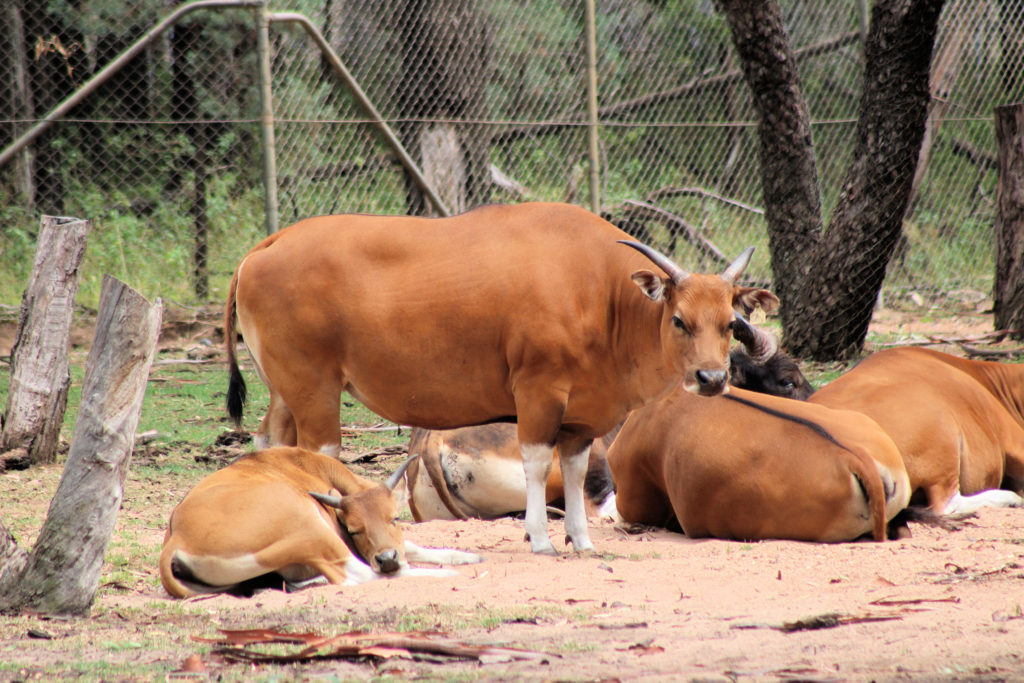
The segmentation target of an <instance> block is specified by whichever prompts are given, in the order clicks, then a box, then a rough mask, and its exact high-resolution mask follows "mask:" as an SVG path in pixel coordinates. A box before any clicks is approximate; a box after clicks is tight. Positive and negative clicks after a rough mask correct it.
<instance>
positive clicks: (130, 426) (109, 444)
mask: <svg viewBox="0 0 1024 683" xmlns="http://www.w3.org/2000/svg"><path fill="white" fill-rule="evenodd" d="M162 314H163V306H162V305H161V304H160V302H159V301H157V302H156V303H155V304H150V303H149V302H148V301H146V300H145V299H144V298H143V297H142V296H141V295H139V294H138V293H137V292H135V291H134V290H132V289H131V288H130V287H128V286H127V285H125V284H124V283H122V282H120V281H118V280H116V279H115V278H112V277H110V276H109V275H108V276H104V279H103V287H102V292H101V293H100V311H99V315H98V318H97V321H96V339H95V340H94V341H93V345H92V349H91V350H90V352H89V358H88V361H87V365H86V373H85V381H84V383H83V386H82V403H81V407H80V409H79V413H78V419H77V421H76V422H75V430H74V434H73V436H72V440H71V452H70V453H69V454H68V462H67V465H66V466H65V468H64V475H63V477H62V478H61V481H60V485H59V486H58V487H57V493H56V494H55V495H54V498H53V502H52V503H51V504H50V511H49V513H48V514H47V516H46V522H45V523H44V524H43V528H42V530H41V531H40V533H39V539H38V541H37V542H36V545H35V547H34V548H33V549H32V552H31V553H30V554H29V556H28V559H27V562H26V563H25V566H24V568H23V570H22V571H12V570H10V569H8V568H6V567H4V568H3V571H2V573H0V612H5V613H17V612H20V611H22V610H25V609H29V610H32V611H36V612H43V613H45V614H73V615H84V614H87V613H88V611H89V608H90V607H91V605H92V602H93V598H94V596H95V593H96V589H97V587H98V585H99V577H100V570H101V569H102V567H103V556H104V554H105V552H106V549H107V544H108V543H109V541H110V536H111V534H112V533H113V530H114V522H115V521H116V520H117V514H118V512H119V510H120V508H121V500H122V498H123V492H124V480H125V476H126V474H127V472H128V463H129V460H130V458H131V452H132V444H133V443H134V440H135V429H136V427H137V426H138V422H139V414H140V412H141V410H142V399H143V397H144V395H145V391H146V382H147V379H148V377H149V369H150V367H151V366H152V364H153V354H154V353H155V350H156V341H157V337H158V335H159V332H160V320H161V317H162ZM5 531H6V529H2V528H0V553H3V548H4V547H5V543H4V539H3V532H5ZM6 546H7V548H8V550H9V548H10V543H7V544H6ZM0 556H2V555H0ZM15 559H17V558H16V557H15Z"/></svg>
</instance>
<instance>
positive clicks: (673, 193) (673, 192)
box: [647, 187, 764, 216]
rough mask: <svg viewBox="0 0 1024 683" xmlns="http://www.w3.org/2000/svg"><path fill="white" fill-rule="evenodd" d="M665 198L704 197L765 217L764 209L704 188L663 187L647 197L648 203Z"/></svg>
mask: <svg viewBox="0 0 1024 683" xmlns="http://www.w3.org/2000/svg"><path fill="white" fill-rule="evenodd" d="M663 197H704V198H706V199H714V200H715V201H718V202H721V203H722V204H727V205H729V206H734V207H736V208H738V209H743V210H744V211H749V212H751V213H755V214H757V215H758V216H763V215H764V209H762V208H760V207H757V206H754V205H753V204H747V203H746V202H741V201H739V200H738V199H732V198H731V197H725V196H723V195H720V194H717V193H715V192H712V191H710V190H705V189H704V188H703V187H663V188H661V189H660V190H655V191H654V192H652V193H651V194H649V195H647V201H654V200H656V199H661V198H663Z"/></svg>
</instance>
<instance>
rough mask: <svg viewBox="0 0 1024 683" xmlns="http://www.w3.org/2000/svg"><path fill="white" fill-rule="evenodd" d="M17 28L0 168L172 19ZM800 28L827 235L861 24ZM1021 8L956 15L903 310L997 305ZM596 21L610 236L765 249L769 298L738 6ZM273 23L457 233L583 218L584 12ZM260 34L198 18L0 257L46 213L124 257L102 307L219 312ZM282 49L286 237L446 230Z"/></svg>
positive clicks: (23, 0) (143, 72) (815, 6)
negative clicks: (308, 223) (529, 218)
mask: <svg viewBox="0 0 1024 683" xmlns="http://www.w3.org/2000/svg"><path fill="white" fill-rule="evenodd" d="M8 4H9V7H7V9H5V10H4V14H3V17H2V23H0V79H2V83H3V85H2V86H0V146H7V145H8V144H9V143H10V142H11V141H12V140H14V139H15V138H16V137H17V135H18V134H20V133H22V132H23V131H25V130H26V129H28V128H29V127H30V126H32V125H34V124H35V123H36V122H37V121H39V120H41V119H42V118H43V117H44V116H45V114H46V112H47V111H49V110H50V109H51V108H52V107H53V106H54V105H55V104H56V103H57V102H59V101H60V100H61V99H62V98H63V97H65V96H66V95H68V94H70V93H71V92H73V91H74V89H75V88H76V87H77V86H80V85H81V84H82V83H83V82H84V81H85V80H86V79H87V78H88V77H89V76H90V75H92V74H94V73H96V72H97V71H99V69H101V68H102V67H103V66H104V65H105V64H106V63H108V62H109V61H110V60H111V59H113V58H114V57H115V56H116V55H117V54H118V53H119V52H120V51H121V50H123V49H124V48H125V47H127V46H128V45H129V44H131V42H132V41H133V40H135V39H136V38H138V37H139V36H141V35H142V34H143V33H144V32H145V31H146V30H148V29H149V27H151V26H152V25H153V24H154V23H156V21H158V20H159V19H160V18H161V17H162V16H165V15H166V14H167V13H168V12H169V11H170V10H171V9H173V7H172V6H170V5H168V3H167V2H166V0H148V1H144V2H136V3H129V4H127V5H126V4H125V3H115V2H113V1H112V0H110V1H104V0H96V1H94V2H89V3H71V2H46V3H44V2H42V0H16V1H15V2H13V3H8ZM781 5H782V10H783V13H784V21H785V26H786V30H787V32H788V35H789V37H790V39H791V41H792V44H793V47H794V49H795V50H796V52H797V55H798V58H799V71H800V77H801V81H802V87H803V92H804V96H805V98H806V100H807V104H808V107H809V111H810V115H811V119H812V131H813V139H814V148H815V157H816V163H817V166H818V176H819V182H820V188H821V195H822V205H823V213H824V219H825V224H826V225H827V222H828V217H829V216H830V215H831V212H832V211H833V210H834V208H835V206H836V202H837V200H838V197H839V195H840V192H841V191H842V181H843V179H844V177H845V174H846V172H847V167H848V164H849V161H850V159H851V154H852V150H853V146H854V143H855V126H856V117H857V114H858V109H859V104H860V98H861V90H862V87H861V78H862V69H863V35H864V31H865V27H866V22H867V17H865V16H864V15H863V11H864V6H865V3H863V2H861V1H860V0H857V1H853V0H850V1H848V2H837V3H820V2H815V1H814V0H783V1H782V2H781ZM1022 6H1024V3H1021V2H1017V1H1014V2H1010V1H1002V2H996V1H995V0H986V1H976V0H949V1H948V2H947V3H946V6H945V9H944V10H943V14H942V19H941V22H940V33H939V37H938V41H937V46H936V49H935V54H934V57H933V62H932V63H933V66H932V95H933V100H932V107H931V114H930V118H929V132H928V136H927V137H926V142H925V146H924V149H923V150H922V153H921V157H920V159H921V165H920V167H919V169H918V177H917V179H916V181H915V186H914V194H913V199H912V202H911V208H910V210H909V212H908V214H907V215H906V216H905V219H904V230H903V235H902V237H901V239H900V242H899V244H898V245H897V248H896V252H895V256H894V257H893V259H892V260H891V262H890V263H889V268H888V275H887V278H886V283H885V296H886V299H887V301H889V302H899V301H901V300H903V299H913V300H915V301H918V302H925V303H931V304H934V305H937V306H939V307H940V308H945V309H948V310H953V309H956V308H957V307H959V306H962V305H964V304H967V305H969V306H972V307H973V306H978V305H984V302H985V301H987V299H988V297H989V295H990V292H991V289H992V280H993V271H994V264H993V256H994V246H993V245H994V239H993V235H992V226H993V223H994V215H995V209H996V207H995V185H996V164H995V159H996V147H995V140H994V131H993V124H992V109H993V107H994V106H995V105H997V104H1001V103H1006V102H1010V101H1015V100H1019V99H1020V98H1021V96H1022V95H1024V92H1022V85H1021V80H1020V79H1021V76H1020V74H1021V73H1022V69H1020V68H1019V67H1020V65H1021V61H1022V55H1024V45H1022V42H1024V39H1022V37H1021V36H1022V35H1024V13H1022ZM596 8H597V12H596V14H597V39H598V46H597V55H598V56H597V82H598V106H599V139H600V159H599V161H600V171H601V172H600V185H601V186H600V188H599V190H600V196H601V212H602V213H603V214H604V215H606V216H607V217H609V218H610V219H612V220H614V221H615V222H617V223H619V224H620V225H622V226H624V227H626V228H627V229H629V230H630V231H632V232H634V233H635V234H637V235H638V236H640V237H642V238H643V239H646V240H648V241H649V242H651V243H652V244H653V245H654V246H656V247H658V248H660V249H663V250H664V251H666V252H668V253H670V254H672V255H673V256H674V257H675V258H676V259H677V260H678V261H679V262H680V263H681V264H682V265H683V266H684V267H687V268H692V269H694V270H703V269H709V268H714V267H716V263H717V261H716V257H715V254H716V253H717V252H721V253H723V254H725V255H726V256H733V255H735V254H736V253H738V252H739V251H740V250H741V249H742V248H743V247H745V246H747V245H755V246H757V247H758V249H757V252H756V254H755V260H754V262H753V264H752V266H751V268H750V270H749V271H748V274H749V276H750V277H751V278H752V279H754V280H757V281H759V282H768V281H770V279H771V269H770V265H769V260H768V259H769V253H768V248H767V235H766V230H765V219H764V210H763V208H764V207H763V205H762V199H761V183H760V177H759V173H760V171H759V165H758V139H757V129H756V117H755V112H754V111H753V109H752V106H751V102H750V94H749V91H748V89H747V87H746V85H745V83H744V81H743V77H742V75H741V72H740V70H739V64H738V61H737V57H736V55H735V52H734V50H733V46H732V41H731V38H730V35H729V29H728V25H727V23H726V22H725V20H724V18H723V16H722V15H721V13H720V12H719V11H718V5H717V3H716V2H714V1H713V0H697V1H692V0H686V1H683V0H659V1H657V2H653V1H646V0H598V1H597V3H596ZM268 10H269V11H271V12H282V11H292V12H301V13H303V14H305V15H306V16H307V17H309V18H310V19H311V20H312V22H313V23H314V24H316V25H317V26H318V27H319V28H320V30H321V32H322V33H323V34H324V36H325V37H326V38H327V40H328V42H329V43H330V44H331V46H332V47H333V49H334V50H335V51H336V52H337V54H338V56H339V57H340V58H341V60H342V62H344V64H345V65H346V66H347V67H348V68H349V70H350V71H351V72H352V74H353V76H354V77H355V79H356V80H357V81H358V82H359V84H360V85H361V86H362V88H363V89H364V90H365V92H366V94H367V96H368V97H369V99H370V100H371V101H372V103H373V104H374V105H375V106H376V108H377V109H378V110H379V111H380V113H381V115H382V116H383V118H384V120H385V122H386V123H387V125H388V126H390V127H391V129H392V130H393V131H394V132H395V133H396V135H397V136H398V138H399V139H400V140H401V142H402V144H403V145H404V147H405V148H406V149H407V150H408V152H409V154H410V155H411V156H412V158H413V159H414V160H415V161H416V162H417V163H418V164H419V165H420V167H421V168H422V169H423V171H424V174H425V175H426V176H427V177H428V179H430V181H431V182H432V183H433V184H434V185H435V187H436V189H437V190H438V192H439V194H440V195H441V197H442V199H443V200H444V202H445V204H446V205H447V206H449V207H450V208H451V209H452V210H454V211H461V210H465V209H468V208H471V207H473V206H476V205H480V204H485V203H492V202H519V201H525V200H534V199H540V200H558V201H569V202H574V203H578V204H581V205H587V204H588V196H589V186H588V182H589V181H588V173H587V170H588V163H589V162H588V156H587V120H586V82H587V80H586V59H585V55H586V49H585V44H584V35H585V31H584V25H583V22H584V10H583V3H581V2H578V1H577V0H541V1H531V2H526V1H524V0H492V1H491V2H487V3H477V2H472V0H446V2H440V3H438V2H427V1H426V0H351V1H349V2H344V3H342V2H338V1H337V0H318V1H315V2H314V1H313V0H274V1H273V2H271V3H270V5H269V8H268ZM255 27H256V22H255V21H254V14H253V13H252V12H251V11H246V10H240V9H221V10H216V11H215V10H202V11H197V12H195V13H193V14H191V15H189V17H187V18H186V19H185V20H183V21H182V22H181V23H179V24H177V25H175V26H174V27H173V29H172V30H171V31H169V32H168V33H167V34H165V35H164V36H162V37H161V38H160V39H159V40H157V41H156V42H155V43H154V44H152V45H151V46H150V47H149V48H147V49H146V50H145V52H144V53H143V54H142V55H140V56H139V57H138V58H136V59H134V60H133V61H132V62H131V63H130V64H129V65H128V67H127V68H126V69H124V70H122V71H121V72H119V73H118V74H117V75H116V76H115V77H114V78H113V79H112V80H111V81H109V82H108V83H106V84H105V85H104V86H103V87H102V88H100V90H99V91H97V92H96V93H94V94H93V95H92V96H91V97H89V98H88V99H87V100H86V101H85V102H83V103H82V104H81V105H80V106H79V107H77V108H76V109H75V110H74V111H73V112H72V113H71V114H70V115H68V116H67V117H66V118H65V119H63V120H62V121H60V122H58V123H56V124H55V125H54V126H53V127H52V128H50V129H49V130H48V131H47V133H45V134H44V135H43V136H42V137H40V138H38V139H37V140H36V141H34V143H33V144H31V145H29V146H28V147H27V148H26V149H25V150H24V151H22V152H21V153H19V154H18V155H16V156H15V157H14V159H12V160H11V161H10V162H8V163H7V164H5V165H4V166H3V167H0V202H2V203H0V206H2V207H3V208H2V210H3V212H4V218H5V222H4V227H3V229H2V234H0V244H2V245H4V246H5V247H6V248H7V251H8V253H17V251H18V249H17V247H18V245H19V244H20V243H21V242H27V241H28V240H30V239H31V236H32V235H33V234H34V231H35V229H36V227H35V224H36V223H37V222H38V214H39V213H52V214H61V215H77V216H82V217H88V218H90V219H92V220H93V221H94V223H95V225H96V226H97V227H96V230H97V231H99V232H100V233H102V234H104V235H106V236H107V237H108V238H109V239H108V240H106V241H101V244H102V245H103V247H102V249H99V248H94V247H91V248H90V253H89V255H88V256H87V260H91V261H92V262H93V263H94V264H96V265H95V267H94V268H93V269H92V270H87V272H91V273H94V275H93V277H95V278H96V280H97V284H96V288H97V291H98V279H99V277H100V275H101V274H102V272H113V273H115V274H118V275H119V276H121V277H124V278H125V279H126V280H127V281H128V282H129V283H130V284H133V286H137V285H138V284H139V283H145V282H146V280H147V279H148V278H152V279H156V278H157V277H158V275H157V273H158V272H162V271H167V270H176V271H177V272H178V273H179V274H180V277H179V278H177V279H176V280H175V281H174V282H173V283H172V284H170V285H165V286H167V287H169V288H170V291H169V292H160V293H161V294H163V295H165V296H170V297H172V298H181V299H186V300H188V299H194V298H196V297H197V296H198V298H200V299H203V298H204V297H208V298H214V299H216V298H219V296H220V294H221V293H222V290H223V288H224V286H225V285H226V280H227V276H228V274H229V272H230V270H231V268H232V267H233V266H234V264H235V262H237V260H238V258H239V257H240V256H241V254H242V253H244V251H245V250H246V249H247V248H248V247H249V246H251V245H252V244H253V243H255V241H256V240H258V239H259V237H260V236H261V234H262V230H263V218H262V216H261V211H262V201H263V171H262V165H261V161H260V144H259V141H260V136H259V127H258V124H259V120H258V119H259V97H258V82H257V78H258V69H257V55H256V52H255V48H256V40H255V37H254V36H255V34H254V31H255ZM270 44H271V59H272V62H271V63H272V84H271V85H272V92H273V107H274V126H275V136H276V150H275V151H276V161H277V178H276V182H277V189H278V201H279V212H280V217H281V225H287V224H288V223H290V222H293V221H295V220H298V219H300V218H302V217H305V216H309V215H314V214H323V213H338V212H372V213H429V212H430V207H429V205H428V204H427V202H425V200H424V198H423V196H422V193H421V192H419V191H418V190H417V188H416V187H415V185H414V184H413V183H412V182H411V181H410V180H409V177H408V174H407V173H405V172H404V171H403V168H402V167H401V165H400V164H399V163H398V160H397V158H396V156H395V154H394V152H393V150H392V149H391V148H390V147H389V146H388V145H386V144H384V143H383V142H382V140H381V137H380V136H379V135H378V134H377V131H376V129H375V127H374V126H373V124H372V123H371V122H370V119H369V117H368V115H367V113H366V111H364V109H363V108H362V107H360V106H359V104H358V103H357V102H356V100H355V99H354V98H353V97H352V95H351V94H350V93H349V92H347V91H346V89H345V88H344V87H342V85H341V84H340V81H339V79H338V78H337V76H336V75H335V73H334V72H333V71H332V70H331V68H330V67H329V65H328V63H327V61H326V60H325V59H324V57H323V56H322V55H321V54H320V52H319V51H318V50H317V49H316V48H315V46H314V45H313V44H312V42H311V41H310V39H309V38H308V36H307V35H306V34H305V33H304V32H303V31H302V30H301V29H300V28H299V27H298V26H296V25H294V24H291V23H284V22H274V23H272V24H271V27H270ZM0 261H2V262H3V263H4V269H5V272H7V273H8V275H5V276H4V277H12V278H20V277H23V275H24V272H23V266H21V265H19V264H16V263H13V262H12V261H10V258H9V257H8V256H4V255H2V254H0ZM186 276H187V277H186ZM204 278H205V279H206V284H205V285H204V284H203V280H204ZM0 284H3V283H0ZM83 287H85V288H88V287H89V284H88V283H83Z"/></svg>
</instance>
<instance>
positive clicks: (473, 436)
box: [406, 316, 813, 522]
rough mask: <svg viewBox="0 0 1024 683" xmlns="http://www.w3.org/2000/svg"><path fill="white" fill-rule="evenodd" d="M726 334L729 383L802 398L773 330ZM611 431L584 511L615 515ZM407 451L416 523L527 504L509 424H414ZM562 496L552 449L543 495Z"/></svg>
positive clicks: (742, 323)
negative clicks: (730, 345)
mask: <svg viewBox="0 0 1024 683" xmlns="http://www.w3.org/2000/svg"><path fill="white" fill-rule="evenodd" d="M733 336H734V337H735V338H736V339H737V340H739V341H741V342H742V343H743V345H744V346H743V348H736V349H733V350H732V351H730V353H729V358H730V374H729V383H730V385H732V386H738V387H741V388H747V389H752V390H754V391H760V392H764V393H773V392H774V393H776V394H778V395H783V396H789V397H793V398H806V397H807V396H808V395H809V394H810V393H811V392H813V388H812V387H811V385H810V383H809V382H808V381H807V378H806V377H804V375H803V373H801V372H800V368H799V367H798V366H797V364H796V362H795V361H794V360H793V359H792V358H790V357H789V356H788V355H786V354H785V353H784V352H783V351H781V350H780V349H779V347H778V340H777V339H776V338H775V336H774V335H772V334H770V333H768V332H765V331H763V330H761V329H759V328H757V327H756V326H754V325H751V324H750V323H749V322H747V321H746V320H744V319H743V318H741V317H739V316H737V318H736V320H735V321H734V322H733ZM617 433H618V429H617V428H616V429H615V430H613V431H612V432H610V433H608V434H606V435H605V436H604V437H602V438H600V439H597V440H595V441H594V444H593V446H592V447H591V449H590V456H589V462H588V467H587V473H586V477H585V480H584V493H585V495H586V498H587V504H588V512H589V513H590V514H591V515H600V516H606V515H611V514H613V512H614V505H615V498H614V496H613V495H612V494H613V493H614V490H615V487H614V485H613V483H612V476H611V472H610V471H609V470H608V464H607V460H606V457H607V451H608V446H609V445H610V444H611V443H612V440H613V439H614V437H615V434H617ZM409 452H410V453H418V454H419V455H420V458H419V460H417V461H416V462H414V463H413V464H412V466H411V467H410V468H409V470H408V471H407V472H406V482H407V485H408V488H409V508H410V510H411V511H412V515H413V518H414V519H415V520H416V521H417V522H423V521H427V520H431V519H467V518H482V519H494V518H496V517H501V516H505V515H509V514H515V513H519V512H522V511H523V510H524V509H525V508H526V477H525V475H524V473H523V466H522V462H521V459H520V457H519V442H518V441H517V440H516V431H515V427H514V425H504V424H492V425H481V426H478V427H463V428H461V429H451V430H426V429H414V430H413V432H412V435H411V436H410V440H409ZM562 497H563V493H562V472H561V468H560V467H559V457H558V453H557V452H556V453H555V458H554V464H553V467H552V469H551V473H550V474H549V475H548V478H547V487H546V489H545V500H546V502H547V504H548V505H549V506H555V507H558V506H559V504H560V501H561V500H562Z"/></svg>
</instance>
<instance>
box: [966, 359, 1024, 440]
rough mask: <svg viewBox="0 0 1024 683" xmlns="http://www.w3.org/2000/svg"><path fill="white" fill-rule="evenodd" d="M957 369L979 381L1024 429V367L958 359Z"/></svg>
mask: <svg viewBox="0 0 1024 683" xmlns="http://www.w3.org/2000/svg"><path fill="white" fill-rule="evenodd" d="M956 365H957V367H959V368H960V369H961V370H963V371H964V372H966V373H967V374H969V375H970V376H971V377H973V378H974V379H975V380H977V381H978V382H979V383H980V384H981V385H982V386H983V387H985V389H987V390H988V391H989V393H991V394H992V395H993V396H995V397H996V399H997V400H998V401H999V402H1000V403H1002V404H1003V405H1004V406H1005V407H1006V409H1007V410H1008V411H1009V412H1010V413H1011V414H1012V415H1013V417H1014V419H1015V420H1017V423H1018V424H1020V425H1021V426H1022V427H1024V365H1010V364H1005V363H993V362H991V361H971V360H966V359H958V360H957V362H956Z"/></svg>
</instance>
